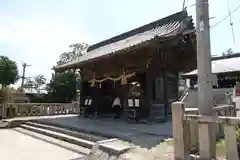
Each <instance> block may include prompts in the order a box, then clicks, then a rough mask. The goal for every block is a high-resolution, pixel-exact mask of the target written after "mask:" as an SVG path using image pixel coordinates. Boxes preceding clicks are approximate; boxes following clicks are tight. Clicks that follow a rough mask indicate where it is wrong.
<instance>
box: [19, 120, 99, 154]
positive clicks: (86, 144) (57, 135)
mask: <svg viewBox="0 0 240 160" xmlns="http://www.w3.org/2000/svg"><path fill="white" fill-rule="evenodd" d="M20 127H21V128H23V129H26V130H29V131H32V132H36V133H39V134H42V135H46V136H49V137H53V138H56V139H59V140H62V141H65V142H68V143H72V144H75V145H78V146H81V147H84V148H88V149H91V148H92V147H93V145H94V144H95V142H93V141H89V140H85V139H82V138H78V137H74V136H70V135H67V134H64V133H58V132H55V131H51V130H48V129H43V128H38V127H33V126H30V125H28V124H22V125H20Z"/></svg>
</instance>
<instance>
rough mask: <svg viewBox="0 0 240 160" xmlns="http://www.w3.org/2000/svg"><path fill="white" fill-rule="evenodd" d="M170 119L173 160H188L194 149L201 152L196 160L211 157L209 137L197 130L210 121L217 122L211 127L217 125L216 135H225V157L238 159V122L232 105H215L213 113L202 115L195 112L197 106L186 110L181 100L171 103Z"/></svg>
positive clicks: (207, 125)
mask: <svg viewBox="0 0 240 160" xmlns="http://www.w3.org/2000/svg"><path fill="white" fill-rule="evenodd" d="M172 122H173V138H174V153H175V159H179V160H185V159H188V158H189V156H190V154H191V153H192V151H194V150H195V151H198V152H199V153H200V155H198V158H199V159H212V157H211V156H212V155H211V153H209V152H211V151H210V150H211V149H210V148H211V146H209V145H210V143H208V142H209V141H210V139H208V138H209V137H207V136H206V137H203V136H198V135H199V131H200V130H201V131H202V129H203V128H207V127H209V125H211V124H217V126H216V125H212V126H213V127H214V128H215V126H216V136H217V137H218V136H221V135H224V137H225V140H226V147H227V153H226V157H227V159H230V160H235V159H236V160H237V159H238V152H237V140H236V124H240V118H237V117H236V109H235V106H233V105H224V106H219V107H215V108H214V116H202V115H199V114H198V109H197V108H186V109H185V107H184V103H182V102H175V103H173V104H172ZM200 128H201V129H200ZM205 135H207V133H206V134H205ZM210 155H211V156H210ZM209 156H210V157H209Z"/></svg>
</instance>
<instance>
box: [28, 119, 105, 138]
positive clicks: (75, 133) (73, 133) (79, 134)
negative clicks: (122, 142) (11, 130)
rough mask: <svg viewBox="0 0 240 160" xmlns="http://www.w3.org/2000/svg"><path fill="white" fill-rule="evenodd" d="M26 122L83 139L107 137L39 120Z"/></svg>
mask: <svg viewBox="0 0 240 160" xmlns="http://www.w3.org/2000/svg"><path fill="white" fill-rule="evenodd" d="M25 124H27V125H29V126H32V127H37V128H42V129H46V130H50V131H54V132H58V133H63V134H66V135H69V136H73V137H77V138H81V139H84V140H88V141H93V142H96V141H101V140H105V139H106V138H104V137H100V136H96V135H93V134H89V133H82V132H78V131H75V130H73V129H66V128H62V127H57V126H51V125H47V124H40V123H37V122H25Z"/></svg>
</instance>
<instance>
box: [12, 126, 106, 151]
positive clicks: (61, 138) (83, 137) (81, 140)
mask: <svg viewBox="0 0 240 160" xmlns="http://www.w3.org/2000/svg"><path fill="white" fill-rule="evenodd" d="M14 130H16V131H18V132H21V133H23V134H27V135H30V136H33V137H35V138H38V139H41V140H43V141H46V142H50V143H52V142H53V143H54V144H56V145H58V146H60V147H63V148H67V149H69V150H72V151H74V152H77V153H80V154H83V155H88V154H89V153H90V151H91V149H92V147H93V146H94V145H95V143H96V142H97V141H101V140H105V139H106V138H103V137H98V136H95V135H91V134H86V133H80V132H76V131H74V130H70V129H65V128H60V127H56V126H50V125H45V124H40V123H36V122H25V123H23V124H21V125H20V126H19V127H16V128H14Z"/></svg>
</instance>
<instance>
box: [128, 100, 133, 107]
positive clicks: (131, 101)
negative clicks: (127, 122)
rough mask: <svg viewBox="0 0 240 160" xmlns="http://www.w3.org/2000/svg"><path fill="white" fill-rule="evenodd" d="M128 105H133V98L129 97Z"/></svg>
mask: <svg viewBox="0 0 240 160" xmlns="http://www.w3.org/2000/svg"><path fill="white" fill-rule="evenodd" d="M128 106H129V107H133V100H132V99H128Z"/></svg>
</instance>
